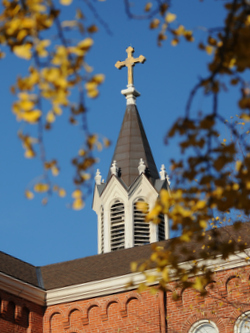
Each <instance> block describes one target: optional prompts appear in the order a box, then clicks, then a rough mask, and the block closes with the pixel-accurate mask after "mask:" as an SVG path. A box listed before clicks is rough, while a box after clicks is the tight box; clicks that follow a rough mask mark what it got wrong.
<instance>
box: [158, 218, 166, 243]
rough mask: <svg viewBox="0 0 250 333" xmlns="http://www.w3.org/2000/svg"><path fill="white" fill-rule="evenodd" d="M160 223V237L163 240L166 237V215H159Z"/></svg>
mask: <svg viewBox="0 0 250 333" xmlns="http://www.w3.org/2000/svg"><path fill="white" fill-rule="evenodd" d="M159 219H160V223H159V224H158V238H159V241H162V240H164V239H165V220H164V215H163V214H160V215H159Z"/></svg>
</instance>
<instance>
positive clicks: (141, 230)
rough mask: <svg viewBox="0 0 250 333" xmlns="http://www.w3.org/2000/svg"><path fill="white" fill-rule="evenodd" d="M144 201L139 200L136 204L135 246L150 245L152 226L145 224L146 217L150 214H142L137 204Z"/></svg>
mask: <svg viewBox="0 0 250 333" xmlns="http://www.w3.org/2000/svg"><path fill="white" fill-rule="evenodd" d="M138 201H142V202H143V201H144V200H143V199H139V200H137V201H136V202H135V203H134V246H139V245H145V244H149V243H150V226H149V223H147V222H145V216H146V214H147V212H148V204H146V205H147V212H142V211H141V210H139V209H138V208H137V202H138Z"/></svg>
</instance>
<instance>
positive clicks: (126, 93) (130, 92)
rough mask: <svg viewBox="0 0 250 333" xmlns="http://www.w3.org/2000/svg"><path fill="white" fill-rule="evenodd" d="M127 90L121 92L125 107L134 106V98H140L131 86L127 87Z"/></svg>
mask: <svg viewBox="0 0 250 333" xmlns="http://www.w3.org/2000/svg"><path fill="white" fill-rule="evenodd" d="M127 87H128V88H127V89H124V90H122V91H121V93H122V95H124V96H125V97H126V100H127V105H131V104H134V105H135V104H136V97H139V96H140V93H139V92H138V91H137V90H136V89H135V87H134V86H133V85H129V84H128V85H127Z"/></svg>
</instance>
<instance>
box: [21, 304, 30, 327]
mask: <svg viewBox="0 0 250 333" xmlns="http://www.w3.org/2000/svg"><path fill="white" fill-rule="evenodd" d="M29 314H30V312H29V309H28V308H26V307H24V308H23V313H22V316H23V326H24V327H29Z"/></svg>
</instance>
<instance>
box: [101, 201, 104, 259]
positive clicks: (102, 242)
mask: <svg viewBox="0 0 250 333" xmlns="http://www.w3.org/2000/svg"><path fill="white" fill-rule="evenodd" d="M101 253H104V211H103V207H102V208H101Z"/></svg>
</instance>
